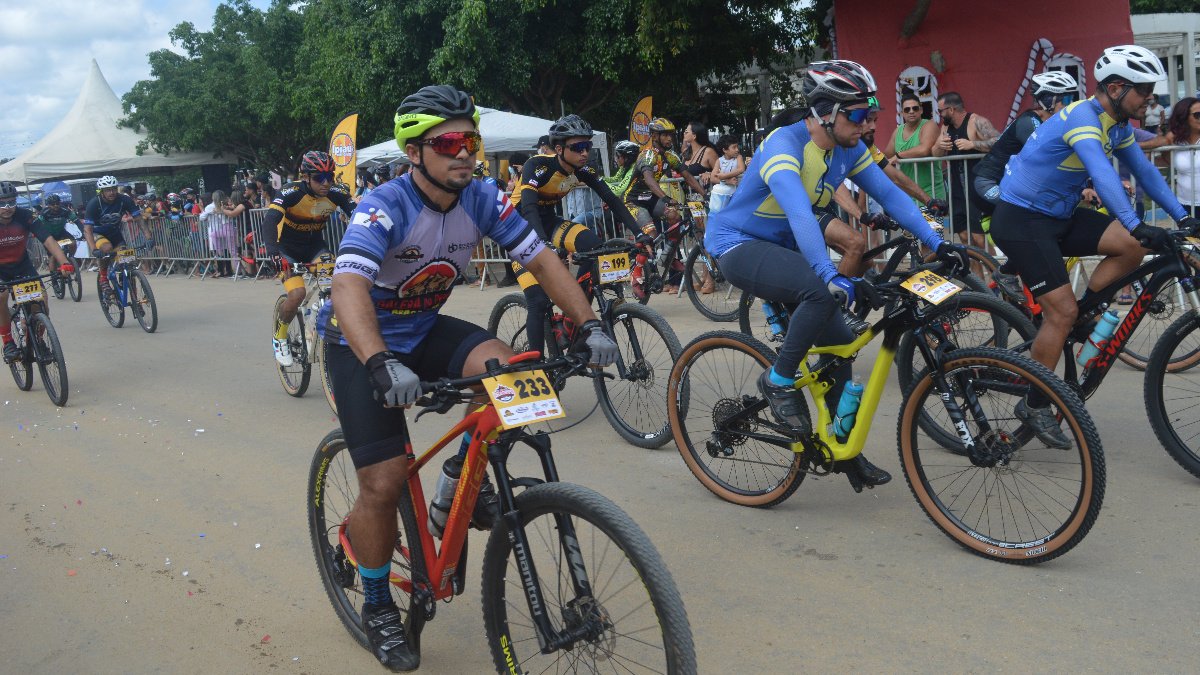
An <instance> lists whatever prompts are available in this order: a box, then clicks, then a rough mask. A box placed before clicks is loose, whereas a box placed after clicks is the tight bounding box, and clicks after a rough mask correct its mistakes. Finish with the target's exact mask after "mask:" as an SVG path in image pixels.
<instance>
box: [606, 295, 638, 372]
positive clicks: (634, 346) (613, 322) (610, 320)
mask: <svg viewBox="0 0 1200 675" xmlns="http://www.w3.org/2000/svg"><path fill="white" fill-rule="evenodd" d="M617 309H618V308H616V307H613V306H612V305H611V304H609V305H608V306H607V307H605V308H604V309H603V310H602V312H601V315H600V316H601V320H602V321H603V322H604V327H605V328H607V329H608V334H609V335H611V336H612V338H613V341H614V342H615V341H616V339H617V327H618V325H619V326H621V327H623V328H625V329H626V332H627V333H628V334H629V345H630V347H631V352H632V354H633V359H634V361H635V362H636V361H640V360H641V359H642V344H641V343H640V342H639V341H638V337H637V331H635V330H632V329H631V328H630V327H629V326H627V325H626V324H625V323H624V322H619V321H617V319H616V316H615V314H616V312H617ZM616 366H617V374H618V375H619V376H620V378H621V379H622V380H627V379H629V373H630V370H629V365H628V364H627V363H625V355H624V354H622V353H621V350H620V349H617V362H616Z"/></svg>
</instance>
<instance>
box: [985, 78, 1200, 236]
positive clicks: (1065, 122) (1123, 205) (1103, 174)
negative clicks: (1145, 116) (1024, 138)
mask: <svg viewBox="0 0 1200 675" xmlns="http://www.w3.org/2000/svg"><path fill="white" fill-rule="evenodd" d="M1114 156H1116V158H1117V159H1118V160H1119V161H1120V162H1121V164H1123V165H1124V166H1125V167H1126V168H1128V169H1129V170H1130V172H1131V173H1132V174H1133V176H1134V177H1135V178H1136V179H1137V182H1138V185H1139V186H1140V187H1141V188H1142V189H1143V190H1144V191H1145V192H1146V194H1148V195H1150V197H1151V198H1152V199H1153V200H1154V201H1155V202H1157V203H1158V204H1159V205H1160V206H1162V207H1163V209H1165V210H1166V212H1167V213H1168V214H1169V215H1170V216H1171V217H1172V218H1174V219H1175V220H1180V219H1182V218H1183V217H1184V216H1185V215H1186V212H1185V211H1184V208H1183V206H1182V205H1180V203H1179V200H1178V199H1176V198H1175V195H1174V194H1173V193H1172V192H1171V189H1170V188H1169V187H1168V186H1167V182H1166V181H1165V180H1163V177H1162V174H1160V173H1159V172H1158V169H1156V168H1154V165H1153V164H1151V163H1150V160H1148V159H1146V156H1145V155H1144V154H1142V150H1141V148H1139V147H1138V146H1137V143H1136V142H1135V141H1134V138H1133V129H1132V128H1131V127H1130V126H1129V123H1128V122H1122V123H1119V124H1118V123H1117V121H1116V120H1115V119H1113V118H1112V117H1111V116H1110V115H1109V114H1108V113H1106V112H1104V108H1103V107H1101V105H1100V102H1099V101H1097V100H1096V99H1095V97H1093V98H1089V99H1086V100H1083V101H1076V102H1075V103H1072V104H1071V105H1069V106H1067V107H1065V108H1063V109H1062V110H1061V111H1059V113H1058V114H1057V115H1054V116H1053V117H1051V118H1050V119H1048V120H1046V121H1045V122H1043V123H1042V125H1041V126H1039V127H1038V128H1037V130H1036V131H1034V132H1033V134H1032V135H1030V137H1029V141H1028V142H1026V143H1025V147H1024V148H1022V149H1021V152H1020V153H1018V154H1016V155H1014V156H1013V157H1011V158H1010V159H1009V160H1008V165H1007V166H1006V167H1005V168H1004V178H1003V179H1002V180H1001V181H1000V198H1001V199H1003V200H1004V201H1006V202H1008V203H1010V204H1016V205H1017V206H1022V207H1025V208H1027V209H1030V210H1032V211H1037V212H1039V213H1044V214H1046V215H1048V216H1050V217H1052V218H1060V219H1063V220H1066V219H1068V218H1070V217H1071V213H1072V212H1074V210H1075V207H1076V206H1078V204H1079V199H1080V192H1081V191H1082V190H1083V188H1084V186H1085V185H1086V184H1087V180H1088V178H1089V177H1090V178H1091V179H1092V185H1093V187H1094V188H1095V190H1096V192H1097V193H1098V194H1099V195H1100V200H1101V201H1102V202H1104V206H1105V207H1106V208H1107V209H1108V211H1109V213H1112V214H1113V215H1115V216H1116V218H1117V219H1118V220H1120V221H1121V224H1122V225H1124V226H1125V228H1126V229H1129V230H1132V229H1133V228H1135V227H1137V226H1138V224H1139V223H1140V222H1141V220H1140V219H1139V218H1138V216H1137V212H1136V211H1134V209H1133V207H1132V206H1131V205H1130V204H1129V194H1128V193H1126V192H1125V189H1124V187H1123V186H1122V185H1121V178H1120V176H1118V175H1117V170H1116V168H1115V167H1113V164H1112V158H1113V157H1114Z"/></svg>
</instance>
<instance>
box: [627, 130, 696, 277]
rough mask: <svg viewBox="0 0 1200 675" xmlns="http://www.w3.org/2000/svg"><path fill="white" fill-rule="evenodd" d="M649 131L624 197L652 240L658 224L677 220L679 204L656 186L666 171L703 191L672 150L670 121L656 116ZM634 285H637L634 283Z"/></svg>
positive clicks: (672, 131)
mask: <svg viewBox="0 0 1200 675" xmlns="http://www.w3.org/2000/svg"><path fill="white" fill-rule="evenodd" d="M649 128H650V147H649V148H647V149H646V150H645V151H644V152H642V154H641V156H640V157H638V160H637V163H636V164H634V165H633V180H631V181H629V185H628V186H627V187H626V188H625V194H624V195H623V198H624V201H625V203H626V204H629V206H630V210H632V211H633V212H634V214H635V215H636V217H637V223H638V225H640V226H641V228H642V232H644V233H646V234H647V235H649V236H651V237H654V236H657V235H658V227H657V226H656V225H655V223H656V222H657V221H659V220H666V222H667V225H668V226H673V225H675V224H676V223H678V222H679V220H680V216H679V211H678V210H677V209H676V207H678V206H679V202H678V201H676V200H675V199H674V198H673V197H668V196H667V193H665V192H663V189H662V186H660V185H659V184H658V181H659V179H661V178H662V177H663V174H665V173H666V172H667V170H668V169H669V170H671V171H674V172H676V173H678V174H680V175H681V176H683V181H684V182H685V183H687V186H688V187H690V188H691V189H692V191H693V192H695V193H696V194H700V195H704V194H706V192H705V191H704V188H703V187H701V185H700V182H699V181H697V180H696V177H695V176H693V175H692V174H691V172H689V171H688V170H687V167H686V166H684V164H683V160H682V159H680V158H679V155H677V154H675V151H674V150H673V149H672V148H673V147H674V145H675V125H674V124H672V123H671V120H669V119H666V118H665V117H656V118H654V119H652V120H650V124H649ZM634 282H635V283H637V280H636V279H635V280H634Z"/></svg>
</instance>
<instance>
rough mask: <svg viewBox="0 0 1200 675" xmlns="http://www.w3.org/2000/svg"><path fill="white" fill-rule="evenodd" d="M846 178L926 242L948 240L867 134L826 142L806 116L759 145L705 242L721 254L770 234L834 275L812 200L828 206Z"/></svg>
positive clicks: (822, 272) (824, 273) (711, 223)
mask: <svg viewBox="0 0 1200 675" xmlns="http://www.w3.org/2000/svg"><path fill="white" fill-rule="evenodd" d="M846 178H849V179H850V180H852V181H854V183H855V184H857V185H859V186H860V187H862V188H863V189H864V190H866V191H867V194H869V195H871V196H872V197H874V198H875V200H876V201H878V202H879V203H880V204H882V205H883V208H884V209H885V210H886V211H887V212H888V214H889V215H890V216H891V217H892V218H895V219H896V221H897V222H899V223H900V225H901V226H902V227H904V228H905V229H906V230H908V231H909V232H912V233H913V234H914V235H916V237H917V238H918V239H920V240H921V242H922V243H924V244H925V245H926V246H928V247H930V248H933V249H936V248H937V246H938V244H940V243H941V242H942V239H941V237H939V236H938V234H937V233H936V232H934V231H933V229H932V228H930V227H929V223H927V222H926V221H925V218H924V216H922V215H921V212H920V210H918V209H917V207H916V205H915V204H913V202H912V200H911V199H909V198H908V197H907V196H905V194H904V193H903V192H901V191H900V188H898V187H896V186H895V185H894V184H893V183H892V182H891V180H889V179H888V177H887V175H886V174H884V173H883V170H882V169H880V168H879V167H878V166H876V164H875V161H874V160H873V159H872V158H871V153H870V151H868V150H867V147H866V146H865V145H863V144H862V142H859V144H858V145H856V146H855V147H852V148H846V147H842V146H836V147H834V148H833V149H832V150H825V149H823V148H821V147H820V146H818V145H817V144H816V143H815V142H813V139H812V136H811V135H810V134H809V132H808V128H807V126H806V125H805V123H804V122H797V123H795V124H790V125H787V126H784V127H780V128H778V129H776V130H775V131H773V132H771V133H770V135H768V136H767V137H766V139H764V140H763V142H762V144H761V145H759V147H758V151H757V152H755V153H754V158H753V159H752V160H751V163H750V165H749V166H748V167H747V170H746V173H745V175H744V176H743V177H742V182H741V184H740V185H738V189H737V191H736V192H734V193H733V198H732V199H731V200H730V201H729V204H727V205H726V206H725V208H723V209H721V211H720V212H719V213H717V215H715V216H713V217H712V218H711V219H710V220H709V222H708V226H707V228H706V232H705V235H704V246H705V248H707V249H708V250H709V252H710V253H712V254H713V255H715V256H717V257H718V258H719V257H720V256H721V255H722V254H723V253H725V252H726V251H728V250H729V249H731V248H733V247H734V246H737V245H738V244H741V243H743V242H747V241H754V240H763V241H769V242H772V243H775V244H778V245H780V246H783V247H785V248H789V249H792V250H798V251H800V252H801V253H803V254H804V257H805V258H807V259H808V264H809V265H811V266H812V268H813V270H814V271H815V272H816V273H817V275H818V276H819V277H821V279H822V280H823V281H826V282H828V281H829V280H830V279H832V278H833V277H834V276H835V275H836V274H837V267H835V266H834V264H833V262H832V261H831V260H830V259H829V252H828V250H827V249H826V247H825V239H824V237H822V236H821V227H820V225H818V224H817V219H816V217H815V216H813V207H825V206H827V205H828V204H829V202H830V200H831V199H833V193H834V191H836V190H837V188H838V186H839V185H841V184H842V181H843V180H845V179H846Z"/></svg>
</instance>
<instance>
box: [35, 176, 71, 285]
mask: <svg viewBox="0 0 1200 675" xmlns="http://www.w3.org/2000/svg"><path fill="white" fill-rule="evenodd" d="M38 221H40V222H41V224H42V225H43V226H44V227H45V228H46V232H48V233H49V234H50V236H51V237H54V240H55V241H58V240H60V239H70V240H71V243H69V244H67V245H66V246H65V247H63V253H66V254H67V260H71V256H74V255H75V236H74V235H72V234H71V233H70V232H69V231H67V223H79V216H78V215H77V214H76V213H75V210H74V209H72V208H71V207H70V206H63V203H62V198H61V197H59V196H58V195H55V194H51V195H46V203H45V208H43V209H42V212H41V214H39V215H38ZM50 269H51V270H57V269H58V261H56V260H51V261H50Z"/></svg>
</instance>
